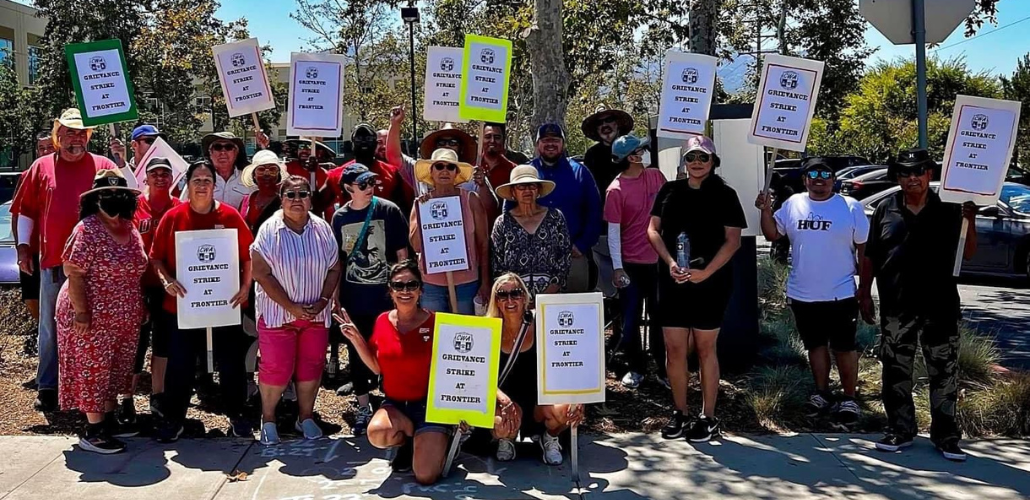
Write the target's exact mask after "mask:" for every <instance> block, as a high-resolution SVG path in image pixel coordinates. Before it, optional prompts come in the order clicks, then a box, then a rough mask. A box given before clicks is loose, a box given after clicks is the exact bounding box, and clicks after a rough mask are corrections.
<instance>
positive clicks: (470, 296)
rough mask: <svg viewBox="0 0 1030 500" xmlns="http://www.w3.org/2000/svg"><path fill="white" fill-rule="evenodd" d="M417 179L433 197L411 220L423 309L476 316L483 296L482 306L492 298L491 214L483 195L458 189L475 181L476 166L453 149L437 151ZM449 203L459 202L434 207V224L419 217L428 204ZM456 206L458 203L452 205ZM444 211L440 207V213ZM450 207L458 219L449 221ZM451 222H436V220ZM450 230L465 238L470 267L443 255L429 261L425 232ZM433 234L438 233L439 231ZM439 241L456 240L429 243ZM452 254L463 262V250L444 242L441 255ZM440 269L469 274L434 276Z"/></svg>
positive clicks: (420, 165)
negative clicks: (453, 267) (439, 228)
mask: <svg viewBox="0 0 1030 500" xmlns="http://www.w3.org/2000/svg"><path fill="white" fill-rule="evenodd" d="M415 178H416V179H418V181H419V182H423V183H425V184H427V185H429V186H430V189H429V192H428V193H426V194H424V195H422V196H421V197H419V199H418V201H417V202H416V203H415V207H413V208H412V210H411V218H410V221H409V224H410V229H409V237H410V241H411V246H412V248H414V250H415V252H418V253H419V266H420V267H421V269H422V270H423V272H424V273H425V276H426V279H425V281H426V287H425V293H424V295H423V297H422V305H423V306H425V308H426V309H429V310H430V311H434V312H451V313H454V314H467V315H473V314H475V306H474V304H473V300H474V299H475V298H476V297H477V296H478V297H479V298H480V301H481V302H484V303H485V302H486V299H487V297H488V296H489V294H490V256H489V253H488V252H489V238H488V237H487V234H486V231H487V229H486V227H487V223H486V213H485V211H484V210H483V206H482V204H481V203H480V201H479V195H477V194H476V193H474V192H472V191H468V190H466V189H464V188H460V187H458V185H460V184H462V183H464V182H466V181H468V180H469V179H471V178H472V165H469V164H468V163H465V162H461V161H458V154H457V153H455V152H454V151H453V150H451V149H437V150H436V151H434V152H433V155H432V158H430V159H429V160H419V161H418V162H417V163H415ZM448 198H457V201H456V202H455V203H454V204H452V205H446V204H436V203H435V202H434V203H431V204H430V205H428V206H429V209H430V213H432V217H430V218H429V219H430V220H426V219H427V218H426V217H424V216H421V215H420V211H422V210H423V209H424V208H425V206H426V204H427V203H430V202H431V200H441V201H446V200H447V199H448ZM452 201H453V200H452ZM438 206H439V208H438ZM448 206H450V207H456V208H458V209H459V210H460V216H459V215H458V214H451V215H450V216H448V214H447V213H446V212H447V211H448V208H447V207H448ZM437 218H439V219H441V220H443V219H451V220H450V221H448V222H444V223H436V222H433V220H435V219H437ZM441 225H449V226H451V227H456V226H460V229H461V233H460V234H462V235H464V240H465V248H464V253H465V259H464V260H465V262H464V263H461V262H453V261H451V260H447V259H446V257H447V256H448V255H446V254H445V255H441V257H444V258H443V259H434V260H433V262H427V261H428V260H430V259H427V256H426V252H425V251H423V250H424V247H425V246H426V243H427V242H424V241H423V230H424V227H425V228H429V227H434V226H441ZM434 229H436V228H435V227H434ZM434 238H439V239H444V240H446V239H450V240H455V241H457V240H456V238H458V236H457V235H455V234H453V233H452V234H449V235H448V234H443V235H438V236H431V237H430V238H429V241H428V243H436V241H435V240H434ZM450 250H457V252H450V254H449V255H450V256H451V257H454V258H455V260H457V259H460V257H459V256H458V255H455V254H456V253H458V254H460V252H461V249H455V248H454V247H453V246H447V245H446V242H443V245H442V248H441V252H440V253H441V254H443V252H445V251H450ZM437 264H441V265H443V264H447V265H450V264H454V265H458V266H460V267H464V268H465V269H464V270H459V271H447V272H440V271H434V268H435V267H437ZM449 273H453V275H452V276H448V274H449ZM451 285H453V286H454V290H455V293H454V295H455V298H456V303H457V310H454V307H453V306H452V305H451V304H452V302H451V301H450V300H449V295H450V293H449V291H448V288H449V287H450V286H451Z"/></svg>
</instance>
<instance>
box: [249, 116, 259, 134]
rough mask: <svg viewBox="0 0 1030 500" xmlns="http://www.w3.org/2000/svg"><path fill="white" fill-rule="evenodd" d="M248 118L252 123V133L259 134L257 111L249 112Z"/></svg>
mask: <svg viewBox="0 0 1030 500" xmlns="http://www.w3.org/2000/svg"><path fill="white" fill-rule="evenodd" d="M250 119H251V121H252V122H253V123H254V134H255V135H256V134H260V133H261V122H260V121H258V116H257V113H251V114H250Z"/></svg>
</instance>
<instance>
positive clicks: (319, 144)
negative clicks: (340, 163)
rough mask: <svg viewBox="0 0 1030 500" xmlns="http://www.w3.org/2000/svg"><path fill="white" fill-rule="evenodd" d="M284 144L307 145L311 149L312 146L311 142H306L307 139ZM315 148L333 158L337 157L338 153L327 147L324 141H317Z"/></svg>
mask: <svg viewBox="0 0 1030 500" xmlns="http://www.w3.org/2000/svg"><path fill="white" fill-rule="evenodd" d="M283 144H296V145H297V146H304V145H307V146H308V147H310V146H311V141H310V140H305V139H286V140H285V141H283ZM315 148H316V149H319V150H322V151H325V152H326V153H328V154H329V155H330V156H331V157H333V158H335V157H336V151H334V150H333V148H331V147H329V146H327V145H326V144H325V143H323V142H322V141H315Z"/></svg>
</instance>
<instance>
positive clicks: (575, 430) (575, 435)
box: [569, 405, 579, 483]
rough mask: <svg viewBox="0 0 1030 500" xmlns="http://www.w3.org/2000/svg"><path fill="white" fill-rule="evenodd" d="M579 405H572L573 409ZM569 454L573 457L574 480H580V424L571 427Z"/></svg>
mask: <svg viewBox="0 0 1030 500" xmlns="http://www.w3.org/2000/svg"><path fill="white" fill-rule="evenodd" d="M577 406H579V405H572V408H571V409H573V410H575V409H576V407H577ZM569 455H570V456H571V458H572V480H573V481H574V482H576V483H578V482H579V424H577V425H573V426H572V427H570V428H569Z"/></svg>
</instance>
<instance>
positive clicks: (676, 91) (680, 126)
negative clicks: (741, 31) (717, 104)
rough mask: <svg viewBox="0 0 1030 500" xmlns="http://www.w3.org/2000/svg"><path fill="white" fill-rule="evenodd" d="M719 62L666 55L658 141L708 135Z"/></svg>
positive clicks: (673, 52) (675, 53)
mask: <svg viewBox="0 0 1030 500" xmlns="http://www.w3.org/2000/svg"><path fill="white" fill-rule="evenodd" d="M718 62H719V60H718V59H717V58H715V57H711V56H706V55H701V54H687V53H684V52H680V51H677V50H669V51H666V52H665V77H664V78H663V79H662V100H661V108H660V110H659V114H658V132H657V134H658V137H668V138H670V139H687V138H689V137H690V136H692V135H702V134H704V133H705V123H706V122H707V121H708V113H709V111H710V110H711V107H712V94H713V93H714V90H715V70H716V64H717V63H718Z"/></svg>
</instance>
